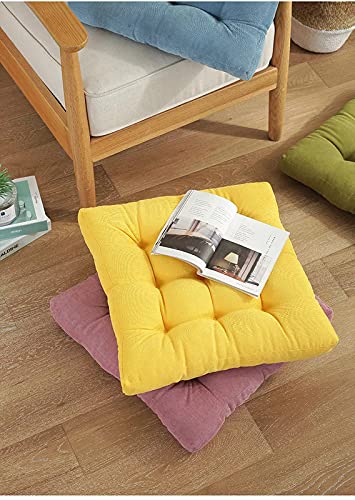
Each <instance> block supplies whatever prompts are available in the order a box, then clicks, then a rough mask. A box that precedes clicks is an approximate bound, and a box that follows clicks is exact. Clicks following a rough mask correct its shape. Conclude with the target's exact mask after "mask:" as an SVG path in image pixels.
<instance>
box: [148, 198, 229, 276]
mask: <svg viewBox="0 0 355 500" xmlns="http://www.w3.org/2000/svg"><path fill="white" fill-rule="evenodd" d="M236 210H237V208H236V206H235V205H234V203H232V202H231V201H229V200H226V199H225V198H222V197H221V196H217V195H214V194H211V193H205V192H202V191H194V190H191V191H188V193H187V194H186V195H185V196H184V198H183V199H182V200H181V202H180V203H179V205H178V206H177V208H176V210H175V211H174V212H173V214H172V216H171V217H170V218H169V220H168V222H167V223H166V225H165V226H164V228H163V230H162V232H161V233H160V235H159V238H158V239H157V241H156V243H155V245H154V248H153V250H152V254H156V255H167V256H170V257H175V258H177V259H180V260H183V261H185V262H188V263H189V264H192V265H194V266H196V267H197V268H198V269H203V268H204V267H205V266H206V263H207V262H208V261H209V260H210V259H211V257H212V255H213V253H214V251H215V250H216V248H217V246H218V244H219V243H220V241H221V240H222V236H223V234H224V233H225V232H226V230H227V228H228V226H229V225H230V223H231V222H232V220H233V218H234V216H235V214H236Z"/></svg>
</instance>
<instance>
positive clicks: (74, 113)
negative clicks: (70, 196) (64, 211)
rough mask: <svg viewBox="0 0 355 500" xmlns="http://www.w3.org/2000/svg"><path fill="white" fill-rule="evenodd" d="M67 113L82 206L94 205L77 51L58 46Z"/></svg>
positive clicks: (93, 188) (86, 120) (90, 155)
mask: <svg viewBox="0 0 355 500" xmlns="http://www.w3.org/2000/svg"><path fill="white" fill-rule="evenodd" d="M61 62H62V75H63V87H64V97H65V104H66V117H67V122H68V128H69V137H70V145H71V153H72V154H71V156H72V159H73V164H74V173H75V179H76V186H77V188H78V192H79V199H80V206H81V208H86V207H94V206H95V205H96V196H95V178H94V164H93V160H92V152H91V142H90V131H89V123H88V117H87V112H86V103H85V96H84V90H83V82H82V78H81V72H80V64H79V59H78V54H77V53H76V52H74V53H72V52H65V51H63V50H61Z"/></svg>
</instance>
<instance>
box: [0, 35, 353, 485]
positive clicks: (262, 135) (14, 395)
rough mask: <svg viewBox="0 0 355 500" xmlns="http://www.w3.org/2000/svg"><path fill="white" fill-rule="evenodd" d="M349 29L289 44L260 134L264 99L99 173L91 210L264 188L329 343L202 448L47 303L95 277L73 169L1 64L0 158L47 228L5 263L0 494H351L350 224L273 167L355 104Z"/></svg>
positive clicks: (0, 313) (0, 325) (270, 385)
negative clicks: (275, 127) (33, 188)
mask: <svg viewBox="0 0 355 500" xmlns="http://www.w3.org/2000/svg"><path fill="white" fill-rule="evenodd" d="M354 60H355V36H352V37H351V39H350V40H349V42H348V43H347V44H346V45H345V46H344V47H343V48H342V49H341V50H340V51H339V52H337V53H335V54H329V55H316V54H311V53H307V52H305V51H303V50H302V49H300V48H298V47H296V46H292V50H291V68H290V80H289V93H288V98H287V106H286V125H285V132H284V135H283V139H282V140H281V141H280V142H278V143H272V142H270V141H268V140H267V134H266V126H267V95H261V96H258V97H257V98H255V99H253V100H251V101H248V102H245V103H243V104H241V105H239V106H235V107H232V108H229V109H227V110H224V111H223V112H220V113H218V114H215V115H214V116H211V117H209V118H206V119H204V120H200V121H198V122H196V123H194V124H191V125H189V126H186V127H184V128H182V129H179V130H176V131H174V132H171V133H170V134H167V135H165V136H162V137H159V138H157V139H155V140H152V141H150V142H148V143H146V144H142V145H140V146H137V147H135V148H132V149H130V150H128V151H125V152H123V153H121V154H118V155H116V156H114V157H112V158H109V159H107V160H105V161H103V162H101V163H100V164H99V165H97V167H96V183H97V189H98V202H99V203H100V204H104V203H107V204H111V203H123V202H127V201H133V200H137V199H141V198H147V197H152V196H159V195H167V194H176V193H182V192H184V191H186V190H187V189H189V188H197V189H203V188H208V187H212V186H221V185H228V184H234V183H242V182H250V181H265V180H266V181H269V182H270V183H271V184H272V186H273V188H274V190H275V193H276V197H277V200H278V203H279V207H280V214H281V219H282V221H283V223H284V224H285V226H286V227H287V229H288V230H289V231H290V232H291V238H292V241H293V244H294V246H295V249H296V252H297V254H298V257H299V259H300V261H301V263H302V264H303V265H304V268H305V271H306V273H307V274H308V276H309V279H310V281H311V283H312V285H313V288H314V291H315V293H316V294H318V295H319V296H320V297H321V298H323V299H324V300H325V301H327V302H328V303H329V304H330V305H331V306H332V307H333V308H334V312H335V319H334V325H335V328H336V330H337V333H338V334H339V336H340V344H339V346H338V347H337V348H336V349H335V350H333V351H332V352H331V353H329V354H328V355H325V356H322V357H319V358H315V359H311V360H307V361H303V362H298V363H292V364H289V365H286V366H284V367H283V369H282V370H281V371H280V373H278V374H276V375H275V376H274V377H272V378H271V379H269V380H268V381H267V382H266V383H265V384H264V386H263V387H261V388H260V390H259V391H258V392H257V393H256V394H254V395H253V396H252V397H251V399H250V400H249V402H248V403H247V404H246V405H244V406H243V407H242V408H240V409H239V410H238V411H236V412H235V413H234V414H233V415H232V416H230V417H229V418H228V419H227V421H226V423H225V425H224V427H223V428H222V430H221V431H220V433H219V434H218V436H217V437H216V438H215V439H214V440H213V441H212V442H211V443H210V444H209V445H208V446H207V447H206V448H205V449H203V450H202V451H201V452H199V453H197V454H193V455H191V454H189V453H187V452H185V451H184V450H183V449H182V448H181V447H180V446H179V445H178V444H177V442H176V441H175V440H174V438H173V437H172V436H171V435H170V434H169V433H168V432H167V430H166V429H165V427H163V426H162V424H161V423H160V421H159V420H158V419H157V417H156V416H155V415H154V414H153V413H152V412H151V411H150V410H149V409H148V408H147V407H146V406H145V405H144V404H143V403H142V402H141V401H140V400H139V399H138V398H135V397H129V398H128V397H125V396H123V395H122V394H121V392H120V389H119V385H118V383H117V382H116V381H115V380H114V379H113V378H112V377H110V376H109V375H107V374H105V373H104V372H103V371H102V370H101V369H100V368H99V367H98V366H97V365H96V364H95V363H94V361H92V360H91V358H90V357H89V355H88V354H87V353H86V352H85V351H84V350H83V349H82V348H81V347H80V346H78V345H76V344H75V343H74V342H73V341H71V340H70V339H69V338H67V337H66V336H65V335H64V334H63V332H62V331H61V330H60V329H59V328H58V327H57V326H56V325H55V324H54V322H53V320H52V319H51V317H50V314H49V309H48V302H49V300H50V298H51V297H52V296H53V295H55V294H57V293H58V292H60V291H63V290H65V289H67V288H69V287H70V286H72V285H74V284H76V283H78V282H79V281H80V280H82V279H84V278H86V277H87V276H89V275H90V274H92V273H93V272H94V265H93V261H92V259H91V256H90V255H89V252H88V250H87V249H86V247H85V244H84V242H83V239H82V237H81V235H80V231H79V228H78V225H77V222H76V216H77V210H78V200H77V196H76V192H75V184H74V176H73V171H72V165H71V162H70V160H69V159H68V158H67V156H66V155H65V153H64V152H63V151H62V150H61V148H60V147H59V146H58V144H57V143H56V141H55V140H54V139H53V137H52V135H51V134H50V132H49V131H48V129H47V128H46V127H45V125H44V124H43V123H42V121H41V120H40V118H39V117H38V116H37V115H36V113H35V112H34V111H33V110H32V108H31V107H30V106H29V104H28V103H27V102H26V100H25V99H24V97H23V96H22V94H21V93H20V91H19V90H18V89H17V88H16V86H15V85H14V83H13V82H12V80H11V79H10V78H9V77H8V76H7V74H6V72H5V71H4V70H3V68H0V130H1V132H0V160H1V163H2V164H3V165H4V166H6V167H7V168H8V169H9V170H10V172H11V173H12V174H13V176H15V177H17V176H21V175H30V174H35V175H36V176H37V180H38V183H39V186H40V189H41V193H42V196H43V200H44V203H45V206H46V210H47V213H48V215H49V216H50V218H51V219H52V221H53V230H52V232H51V233H50V234H48V235H47V236H46V237H44V238H42V239H40V240H38V241H36V242H34V243H33V244H32V245H30V246H28V247H26V248H24V249H23V250H21V251H20V252H19V253H17V254H16V255H14V256H12V257H10V258H9V259H6V260H4V261H3V262H1V263H0V273H1V281H0V494H1V493H2V494H14V493H17V494H28V495H29V494H144V493H154V494H159V493H160V494H178V493H182V494H188V493H193V494H242V493H244V494H262V493H263V494H280V493H283V494H306V493H307V494H335V493H338V494H350V493H353V494H354V493H355V480H354V478H355V473H354V472H355V439H354V435H355V424H354V414H355V399H354V391H355V363H354V356H355V291H354V290H355V278H354V260H355V246H354V244H355V232H354V217H353V216H351V215H350V214H347V213H345V212H342V211H340V210H338V209H336V208H335V207H334V206H332V205H330V204H329V203H327V202H326V201H325V200H324V199H323V198H321V197H320V196H318V195H317V194H316V193H314V192H313V191H311V190H310V189H308V188H306V187H304V186H302V185H301V184H299V183H297V182H295V181H293V180H291V179H289V178H288V177H287V176H285V175H283V174H282V173H281V172H280V171H279V167H278V162H279V159H280V156H281V155H282V154H283V153H284V152H285V151H286V150H287V148H288V147H289V146H290V145H292V144H294V143H295V142H296V141H297V140H298V139H299V138H301V137H302V136H304V135H305V134H307V133H309V132H310V131H312V130H313V129H314V128H316V127H317V126H318V125H319V124H320V123H321V122H322V121H324V120H325V119H326V118H328V117H329V116H331V115H332V114H333V113H334V112H336V111H337V110H338V109H340V108H341V107H342V106H343V105H344V104H345V102H346V101H348V100H349V99H350V98H353V97H354V96H355V66H354V64H352V62H353V61H354Z"/></svg>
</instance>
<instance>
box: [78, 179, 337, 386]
mask: <svg viewBox="0 0 355 500" xmlns="http://www.w3.org/2000/svg"><path fill="white" fill-rule="evenodd" d="M208 191H209V192H211V193H215V194H217V195H220V196H224V197H225V198H228V199H229V200H231V201H233V202H234V203H235V204H236V205H237V206H238V211H239V212H240V213H241V214H243V215H246V216H249V217H253V218H255V219H259V220H261V221H263V222H266V223H268V224H272V225H274V226H277V227H280V228H282V225H281V222H280V219H279V214H278V208H277V203H276V200H275V197H274V194H273V191H272V188H271V186H270V185H269V184H268V183H264V182H262V183H254V184H242V185H238V186H229V187H224V188H220V189H210V190H208ZM180 199H181V196H169V197H163V198H154V199H150V200H143V201H138V202H135V203H128V204H126V205H113V206H104V207H97V208H87V209H82V210H80V212H79V224H80V228H81V231H82V233H83V236H84V238H85V241H86V244H87V245H88V247H89V249H90V251H91V253H92V255H93V257H94V260H95V265H96V269H97V271H98V274H99V278H100V281H101V284H102V286H103V289H104V291H105V293H106V295H107V297H108V303H109V308H110V315H111V321H112V325H113V329H114V331H115V335H116V337H117V342H118V347H119V365H120V375H121V383H122V389H123V391H124V392H125V394H128V395H132V394H137V393H141V392H146V391H149V390H152V389H157V388H159V387H163V386H166V385H168V384H171V383H173V382H178V381H180V380H189V379H192V378H195V377H199V376H201V375H204V374H206V373H211V372H216V371H220V370H226V369H229V368H234V367H239V366H254V365H259V364H262V363H276V362H280V361H291V360H297V359H303V358H308V357H311V356H315V355H318V354H322V353H325V352H327V351H329V350H330V349H332V347H334V346H335V345H336V343H337V341H338V338H337V335H336V333H335V332H334V330H333V328H332V326H331V325H330V322H329V321H328V319H327V317H326V316H325V314H324V313H323V311H322V309H321V307H320V306H319V304H318V302H317V301H316V299H315V298H314V293H313V291H312V288H311V285H310V283H309V281H308V279H307V277H306V275H305V273H304V271H303V269H302V266H301V264H300V263H299V262H298V260H297V257H296V254H295V252H294V250H293V248H292V244H291V242H290V241H288V242H287V243H286V245H285V247H284V249H283V251H282V253H281V255H280V258H279V259H278V261H277V263H276V265H275V267H274V270H273V271H272V273H271V276H270V278H269V280H268V282H267V284H266V286H265V288H264V290H263V292H262V295H261V297H260V298H259V299H255V298H252V297H249V296H248V295H246V294H244V293H242V292H239V291H237V290H234V289H232V288H230V287H227V286H225V285H222V284H219V283H216V282H213V281H210V280H207V279H203V278H200V277H197V276H196V269H195V268H194V267H192V266H190V265H188V264H185V263H183V262H181V261H179V260H176V259H173V258H170V257H165V256H158V255H151V250H152V247H153V244H154V242H155V240H156V238H157V237H158V234H159V232H160V230H161V229H162V227H163V225H164V224H165V222H166V220H167V219H168V217H169V216H170V214H171V212H172V211H173V209H174V208H175V207H176V205H177V204H178V202H179V201H180ZM291 236H292V235H291Z"/></svg>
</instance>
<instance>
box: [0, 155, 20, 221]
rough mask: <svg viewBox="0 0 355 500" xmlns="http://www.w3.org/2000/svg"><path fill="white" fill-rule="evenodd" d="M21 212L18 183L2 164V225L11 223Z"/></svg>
mask: <svg viewBox="0 0 355 500" xmlns="http://www.w3.org/2000/svg"><path fill="white" fill-rule="evenodd" d="M19 212H20V208H19V204H18V199H17V188H16V185H15V183H14V182H12V180H11V177H10V176H9V174H8V172H7V170H6V169H2V168H1V165H0V226H6V225H7V224H11V222H13V221H14V220H15V219H16V217H17V216H18V215H19Z"/></svg>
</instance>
